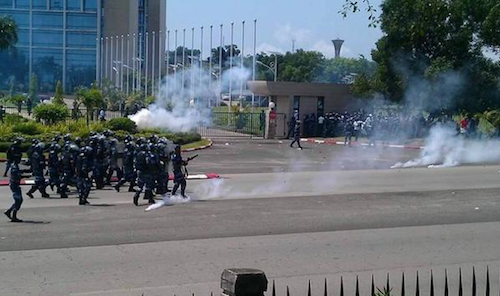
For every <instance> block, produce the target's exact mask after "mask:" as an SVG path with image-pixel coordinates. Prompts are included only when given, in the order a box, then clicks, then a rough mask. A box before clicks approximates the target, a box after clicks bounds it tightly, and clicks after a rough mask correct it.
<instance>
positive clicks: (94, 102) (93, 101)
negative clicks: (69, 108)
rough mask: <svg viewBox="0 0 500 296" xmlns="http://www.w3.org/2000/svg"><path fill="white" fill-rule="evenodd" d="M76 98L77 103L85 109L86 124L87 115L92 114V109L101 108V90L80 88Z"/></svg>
mask: <svg viewBox="0 0 500 296" xmlns="http://www.w3.org/2000/svg"><path fill="white" fill-rule="evenodd" d="M76 97H77V100H78V102H79V103H81V104H82V105H84V106H85V108H87V124H88V123H89V115H90V114H93V112H94V108H96V107H99V106H102V104H103V102H104V99H103V95H102V92H101V90H99V89H98V88H96V87H95V86H93V87H92V88H91V89H88V88H85V87H81V88H79V89H78V90H77V91H76Z"/></svg>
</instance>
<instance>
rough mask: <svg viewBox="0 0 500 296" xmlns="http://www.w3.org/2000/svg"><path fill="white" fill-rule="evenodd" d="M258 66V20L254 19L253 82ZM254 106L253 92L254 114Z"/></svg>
mask: <svg viewBox="0 0 500 296" xmlns="http://www.w3.org/2000/svg"><path fill="white" fill-rule="evenodd" d="M256 64H257V19H254V20H253V59H252V81H255V77H256V73H255V69H256ZM254 106H255V94H254V93H253V92H252V113H254V111H255V109H254ZM259 107H260V106H259Z"/></svg>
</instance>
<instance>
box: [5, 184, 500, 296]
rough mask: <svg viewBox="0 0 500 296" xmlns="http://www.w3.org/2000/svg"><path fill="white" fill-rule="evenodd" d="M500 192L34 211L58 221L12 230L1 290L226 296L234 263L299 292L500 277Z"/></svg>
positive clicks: (28, 212)
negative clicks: (469, 274)
mask: <svg viewBox="0 0 500 296" xmlns="http://www.w3.org/2000/svg"><path fill="white" fill-rule="evenodd" d="M497 192H498V190H497V189H491V190H458V191H455V192H454V194H453V193H452V192H449V191H444V192H442V191H439V192H427V193H393V194H370V195H338V196H318V197H314V198H311V197H292V198H290V197H285V198H270V199H256V200H251V199H250V200H249V199H247V200H231V201H210V202H198V203H189V204H185V205H177V206H173V207H166V208H161V209H159V210H157V211H153V212H148V213H145V212H143V211H139V210H138V209H137V208H135V207H132V206H126V205H119V206H115V207H109V208H92V207H54V208H43V209H40V208H38V209H36V208H33V209H27V210H26V211H24V212H25V215H27V216H30V217H32V218H33V220H37V221H45V222H47V223H48V222H50V223H49V224H25V225H13V224H1V226H0V232H1V233H2V235H1V237H0V239H1V240H0V241H1V244H0V250H1V251H0V262H2V264H1V265H0V274H1V275H2V281H1V282H0V288H2V291H12V292H13V293H12V294H9V295H28V293H32V294H34V295H68V294H69V293H70V292H71V293H76V294H78V293H90V294H82V295H141V293H145V294H144V295H171V294H170V293H172V294H173V293H174V292H175V293H177V295H180V294H179V293H181V295H188V292H189V291H196V292H199V293H201V292H202V291H205V293H206V292H207V290H205V289H211V290H215V289H217V281H218V278H219V274H220V272H221V270H223V269H224V268H227V267H234V266H237V267H241V266H246V267H256V268H261V269H263V270H266V271H267V272H268V273H269V276H270V277H271V278H273V279H278V282H279V283H281V284H282V285H283V283H287V284H290V285H292V286H293V285H295V286H294V288H296V289H299V288H302V289H304V288H305V287H299V284H302V285H304V284H305V283H306V279H307V278H313V279H314V280H315V281H316V283H319V280H320V278H323V277H329V278H331V279H337V276H338V275H340V274H343V275H347V274H350V276H351V279H352V274H353V273H356V274H358V273H359V274H361V275H363V276H364V277H365V278H366V277H368V276H369V274H370V273H372V272H374V273H376V274H377V275H378V278H379V279H380V278H381V277H382V275H383V274H384V273H385V272H386V271H390V272H392V273H393V274H394V276H395V275H398V276H399V273H400V272H401V270H407V271H412V272H414V271H415V270H417V269H418V270H420V271H421V272H422V273H425V272H426V271H428V270H429V269H430V268H433V269H435V270H436V271H437V270H440V271H442V269H443V268H445V267H446V268H456V267H457V266H462V267H464V268H466V267H470V265H471V264H476V265H478V267H483V266H485V265H487V264H488V265H490V266H492V270H495V271H496V270H497V269H494V268H493V267H497V266H499V263H500V262H499V261H500V252H498V244H499V243H500V238H499V236H498V227H499V226H500V221H499V215H498V212H499V211H500V205H499V203H498V202H499V201H500V197H498V194H497ZM48 217H50V219H48ZM48 220H50V221H48ZM145 242H149V243H145ZM54 248H55V249H54ZM16 250H17V251H16ZM450 272H451V271H450ZM20 282H22V283H23V284H22V285H19V283H20ZM129 289H131V290H130V291H129ZM117 290H118V291H117ZM215 291H216V292H217V291H218V290H215ZM160 292H161V293H165V294H159V293H160ZM182 293H185V294H182ZM295 293H297V292H295Z"/></svg>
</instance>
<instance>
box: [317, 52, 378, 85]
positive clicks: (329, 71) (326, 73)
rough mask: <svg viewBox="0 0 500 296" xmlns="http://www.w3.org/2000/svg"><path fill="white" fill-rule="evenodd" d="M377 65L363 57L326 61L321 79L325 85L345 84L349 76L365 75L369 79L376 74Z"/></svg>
mask: <svg viewBox="0 0 500 296" xmlns="http://www.w3.org/2000/svg"><path fill="white" fill-rule="evenodd" d="M376 70H377V64H376V63H375V62H373V61H369V60H367V59H366V58H365V57H363V56H361V57H360V58H358V59H354V58H343V57H339V58H335V59H326V60H325V63H324V67H323V73H322V74H321V77H320V79H319V81H320V82H324V83H343V80H344V79H345V78H346V77H347V76H351V75H364V76H365V77H367V78H369V77H372V76H373V75H374V74H375V71H376Z"/></svg>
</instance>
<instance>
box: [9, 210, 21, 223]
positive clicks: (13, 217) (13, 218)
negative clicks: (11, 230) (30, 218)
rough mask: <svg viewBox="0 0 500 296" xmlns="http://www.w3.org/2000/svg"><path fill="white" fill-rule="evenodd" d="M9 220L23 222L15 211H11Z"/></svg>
mask: <svg viewBox="0 0 500 296" xmlns="http://www.w3.org/2000/svg"><path fill="white" fill-rule="evenodd" d="M10 222H14V223H20V222H23V220H21V219H18V218H17V211H12V219H11V220H10Z"/></svg>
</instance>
